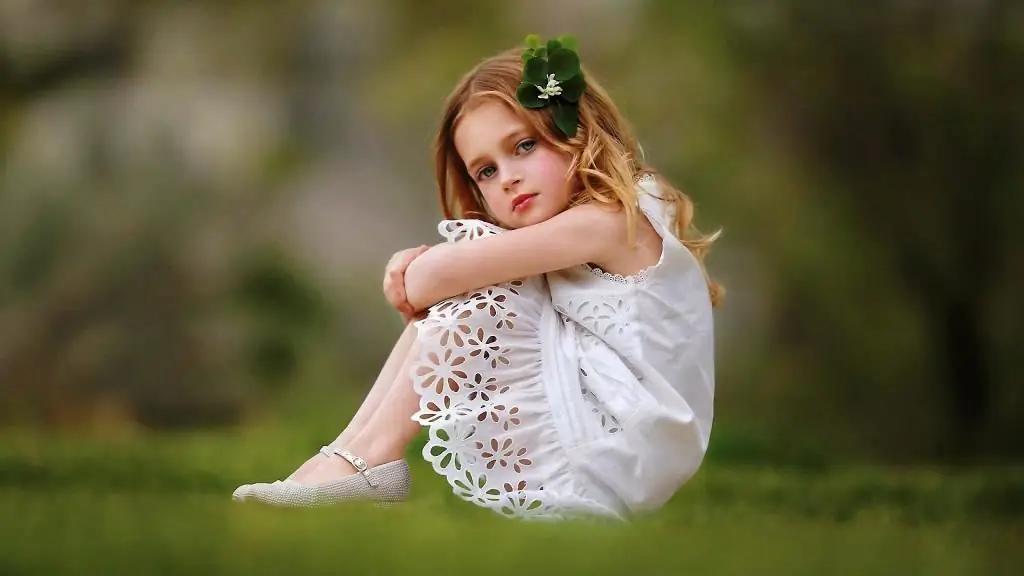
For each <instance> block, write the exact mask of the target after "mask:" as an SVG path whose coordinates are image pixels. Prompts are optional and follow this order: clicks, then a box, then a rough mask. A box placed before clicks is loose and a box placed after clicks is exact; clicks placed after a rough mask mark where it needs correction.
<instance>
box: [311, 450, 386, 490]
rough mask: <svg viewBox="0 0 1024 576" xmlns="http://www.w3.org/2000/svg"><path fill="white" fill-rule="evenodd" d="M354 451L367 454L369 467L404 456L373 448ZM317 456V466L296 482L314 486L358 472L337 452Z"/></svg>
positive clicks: (365, 460) (366, 460)
mask: <svg viewBox="0 0 1024 576" xmlns="http://www.w3.org/2000/svg"><path fill="white" fill-rule="evenodd" d="M328 449H329V450H333V448H330V447H328ZM357 450H358V447H357ZM354 453H356V454H360V453H362V454H365V456H364V457H363V460H364V462H366V466H367V467H369V468H374V467H376V466H380V465H381V464H386V463H388V462H394V461H396V460H401V459H402V456H403V454H392V453H388V452H375V451H373V450H362V451H354ZM321 454H322V452H321ZM328 454H331V452H328ZM317 458H318V461H317V462H316V466H315V467H313V468H311V469H310V470H309V472H308V473H306V474H304V475H303V476H302V477H301V478H298V477H297V478H295V480H294V481H295V482H298V483H300V484H306V485H309V486H313V485H316V484H324V483H326V482H332V481H334V480H339V479H341V478H345V477H346V476H351V475H353V474H356V473H357V472H358V470H356V468H355V466H353V465H352V464H351V463H349V462H348V461H347V460H345V459H344V458H342V457H341V456H339V455H337V454H331V457H330V458H325V457H324V456H322V455H319V454H318V455H317Z"/></svg>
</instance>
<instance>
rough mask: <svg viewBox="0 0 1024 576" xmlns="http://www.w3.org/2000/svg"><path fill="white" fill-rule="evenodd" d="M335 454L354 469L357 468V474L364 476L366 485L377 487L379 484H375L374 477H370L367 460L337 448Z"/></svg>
mask: <svg viewBox="0 0 1024 576" xmlns="http://www.w3.org/2000/svg"><path fill="white" fill-rule="evenodd" d="M333 452H334V453H335V454H337V455H338V456H341V457H342V458H344V459H345V460H347V461H348V463H349V464H351V465H352V467H353V468H355V469H356V471H357V472H359V473H360V474H362V475H363V479H364V480H366V483H367V484H369V485H370V487H372V488H376V487H377V482H375V481H374V480H373V477H372V476H370V473H369V470H368V468H367V466H366V460H363V459H362V458H360V457H359V456H355V455H354V454H352V453H351V452H348V451H347V450H339V449H338V448H335V449H334V450H333Z"/></svg>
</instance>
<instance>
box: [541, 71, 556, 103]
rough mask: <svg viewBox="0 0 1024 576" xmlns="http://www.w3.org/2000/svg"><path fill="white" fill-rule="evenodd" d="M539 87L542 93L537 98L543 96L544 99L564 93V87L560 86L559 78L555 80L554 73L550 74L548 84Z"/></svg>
mask: <svg viewBox="0 0 1024 576" xmlns="http://www.w3.org/2000/svg"><path fill="white" fill-rule="evenodd" d="M537 89H538V90H540V95H538V96H537V98H542V99H544V100H547V99H548V98H551V97H552V96H558V95H559V94H561V93H562V87H561V86H559V82H558V80H555V75H554V74H548V85H547V86H537Z"/></svg>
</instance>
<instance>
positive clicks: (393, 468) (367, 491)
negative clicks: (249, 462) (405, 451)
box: [232, 450, 412, 507]
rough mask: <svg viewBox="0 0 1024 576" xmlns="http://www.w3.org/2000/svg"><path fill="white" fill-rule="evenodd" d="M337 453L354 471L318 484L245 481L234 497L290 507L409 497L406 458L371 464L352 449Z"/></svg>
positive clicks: (399, 499) (386, 501)
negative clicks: (253, 482)
mask: <svg viewBox="0 0 1024 576" xmlns="http://www.w3.org/2000/svg"><path fill="white" fill-rule="evenodd" d="M336 453H337V454H338V457H339V458H340V459H345V460H347V461H349V462H350V464H349V466H350V467H352V471H353V473H352V474H348V475H345V476H342V477H341V478H336V479H334V480H328V481H325V482H318V483H317V484H300V483H298V482H275V483H273V484H246V485H244V486H240V487H239V488H238V489H237V490H235V493H234V494H233V496H232V497H233V498H234V499H235V500H237V501H247V500H252V501H258V502H264V503H266V504H271V505H275V506H288V507H309V506H327V505H332V504H339V503H342V502H347V501H352V500H371V501H375V502H377V503H378V504H380V505H384V504H386V505H390V504H391V503H394V502H401V501H403V500H405V499H406V498H407V497H408V495H409V488H410V485H411V479H412V477H411V475H410V474H409V464H408V463H407V462H406V461H405V460H392V461H390V462H387V463H385V464H381V465H379V466H372V467H371V466H369V465H368V464H367V463H366V461H364V460H363V459H361V458H359V457H357V456H354V455H352V454H351V453H349V452H344V451H341V450H338V451H336ZM334 459H335V458H331V460H334ZM318 468H319V467H318Z"/></svg>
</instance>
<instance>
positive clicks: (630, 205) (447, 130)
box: [434, 49, 725, 306]
mask: <svg viewBox="0 0 1024 576" xmlns="http://www.w3.org/2000/svg"><path fill="white" fill-rule="evenodd" d="M520 53H521V51H520V50H519V49H512V50H508V51H506V52H503V53H501V54H498V55H496V56H493V57H491V58H488V59H486V60H484V61H483V62H481V63H479V64H478V65H477V66H476V67H474V68H473V69H472V70H470V71H469V73H467V74H466V75H465V76H463V77H462V79H461V80H460V81H459V83H458V84H457V85H456V86H455V89H454V90H452V93H451V94H450V95H449V96H448V99H447V101H446V102H445V106H444V112H443V114H442V116H441V123H440V126H439V128H438V134H437V138H436V140H435V143H434V168H435V174H436V178H437V186H438V191H439V195H440V200H441V208H442V210H443V211H444V216H445V218H479V219H481V220H486V221H490V222H491V223H494V224H497V222H494V219H493V218H492V217H491V216H490V215H489V213H488V211H487V206H486V204H485V203H484V202H483V199H482V197H481V195H480V193H479V191H478V190H477V188H476V185H475V183H474V182H473V179H472V178H471V177H470V175H469V173H468V172H467V170H466V165H465V163H464V162H463V160H462V158H461V157H460V156H459V154H458V151H457V150H456V148H455V128H456V125H457V124H458V121H459V119H460V118H461V117H462V114H463V113H464V112H466V111H467V110H470V109H471V108H472V106H473V105H474V104H475V103H477V102H478V101H479V100H480V99H481V98H488V97H490V98H497V99H499V100H501V101H503V102H505V103H506V104H508V105H509V107H510V108H512V110H514V111H515V112H516V114H518V115H519V116H520V117H521V118H522V120H523V121H524V122H525V123H526V124H527V126H530V127H531V128H533V129H534V130H535V131H536V133H537V134H538V135H539V137H540V138H542V139H543V140H544V141H545V142H546V143H548V144H549V145H551V146H553V147H555V148H557V149H559V150H561V151H563V152H566V153H569V154H571V155H572V159H573V161H572V165H571V168H570V170H569V178H570V181H571V180H575V181H576V182H578V183H579V185H580V186H579V188H580V190H579V192H578V194H577V195H576V196H575V197H574V199H573V203H574V204H584V203H588V202H596V203H599V204H604V205H607V206H621V207H622V208H623V210H624V211H625V213H626V221H627V223H628V226H627V228H628V230H629V240H630V242H631V243H632V242H634V239H635V234H636V232H635V231H636V224H637V221H638V218H639V213H640V208H639V202H638V197H637V189H636V183H637V180H638V179H639V178H640V177H641V176H643V175H648V174H649V175H651V176H653V177H655V178H656V179H657V181H658V184H659V190H660V191H661V193H662V198H661V199H662V200H663V201H668V202H671V203H672V204H673V208H674V213H675V219H674V220H675V221H674V222H673V226H672V232H673V233H674V234H675V235H676V237H677V238H678V239H679V240H680V241H681V242H682V243H683V245H685V246H686V247H687V248H688V249H689V250H690V252H691V253H692V254H693V255H694V257H695V258H696V259H697V262H698V263H699V264H700V266H701V269H702V270H703V271H704V276H705V278H706V279H707V283H708V292H709V294H710V297H711V303H712V305H713V306H718V305H719V304H720V303H721V301H722V299H723V297H724V295H725V290H724V289H723V287H722V286H721V285H720V284H718V283H717V282H715V281H714V280H712V279H711V278H710V277H709V276H708V274H707V271H706V269H705V267H704V257H705V256H706V255H707V253H708V251H709V250H710V248H711V245H712V244H713V243H714V242H715V240H716V239H718V236H719V235H720V233H721V232H720V231H719V232H715V233H714V234H710V235H704V234H701V233H700V231H698V230H697V229H696V228H695V227H694V226H693V214H694V205H693V201H692V200H690V198H689V197H688V196H687V195H686V194H684V193H682V192H681V191H679V190H678V189H676V188H675V187H673V186H672V185H671V184H670V183H669V182H667V181H666V180H665V178H664V177H662V176H660V175H659V174H658V173H657V171H655V170H654V169H653V168H651V167H650V166H647V165H646V164H645V163H644V160H643V157H642V154H641V153H640V146H639V144H638V143H637V140H636V138H635V137H634V136H633V134H632V131H631V130H630V128H629V126H628V124H627V123H626V121H625V119H624V118H623V117H622V115H621V114H620V113H619V111H618V108H616V106H615V104H614V103H613V102H612V99H611V97H610V96H609V95H608V94H607V92H605V90H604V89H603V88H602V87H601V86H600V84H598V83H597V81H595V80H594V77H593V76H592V75H591V74H590V73H589V72H588V71H586V69H585V68H584V75H585V78H586V81H587V89H586V92H584V94H583V97H582V98H581V99H580V102H579V127H578V129H577V131H576V135H575V136H574V137H572V138H568V139H567V138H565V137H564V136H563V135H562V134H561V132H557V131H556V130H557V129H556V127H555V122H554V118H553V116H552V113H551V110H550V108H544V109H540V110H526V109H525V108H523V107H522V106H520V105H519V103H518V101H517V100H516V96H515V94H516V88H517V87H518V86H519V83H520V82H521V81H522V75H523V62H522V60H521V58H520Z"/></svg>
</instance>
